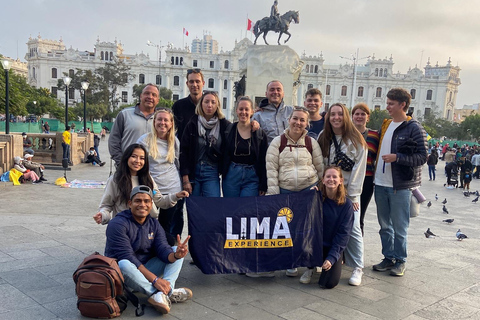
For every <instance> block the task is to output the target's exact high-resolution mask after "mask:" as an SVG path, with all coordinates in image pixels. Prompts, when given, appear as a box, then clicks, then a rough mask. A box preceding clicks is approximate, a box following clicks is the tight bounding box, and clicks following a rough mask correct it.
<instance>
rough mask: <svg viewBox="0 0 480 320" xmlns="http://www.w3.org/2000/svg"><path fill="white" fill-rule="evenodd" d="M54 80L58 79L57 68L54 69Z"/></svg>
mask: <svg viewBox="0 0 480 320" xmlns="http://www.w3.org/2000/svg"><path fill="white" fill-rule="evenodd" d="M52 78H53V79H57V68H52Z"/></svg>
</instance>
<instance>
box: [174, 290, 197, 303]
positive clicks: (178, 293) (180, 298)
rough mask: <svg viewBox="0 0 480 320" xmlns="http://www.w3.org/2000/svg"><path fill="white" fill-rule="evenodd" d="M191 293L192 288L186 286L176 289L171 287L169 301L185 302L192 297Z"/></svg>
mask: <svg viewBox="0 0 480 320" xmlns="http://www.w3.org/2000/svg"><path fill="white" fill-rule="evenodd" d="M192 296H193V293H192V290H190V289H188V288H178V289H173V290H172V294H171V295H170V297H169V298H170V301H172V302H175V303H179V302H185V301H187V300H190V299H192Z"/></svg>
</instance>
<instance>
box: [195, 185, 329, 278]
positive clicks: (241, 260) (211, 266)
mask: <svg viewBox="0 0 480 320" xmlns="http://www.w3.org/2000/svg"><path fill="white" fill-rule="evenodd" d="M320 196H321V195H320V192H316V191H313V190H309V191H305V192H297V193H291V194H282V195H272V196H263V197H244V198H205V197H193V196H192V197H189V198H187V212H188V233H189V234H190V235H191V236H192V237H191V239H190V241H189V250H190V253H191V255H192V257H193V260H194V261H195V264H196V265H197V266H198V267H199V268H200V270H201V271H202V272H203V273H206V274H214V273H241V272H264V271H274V270H283V269H288V268H295V267H315V266H321V265H322V263H323V257H322V244H323V232H322V230H323V225H322V223H323V213H322V205H321V199H320Z"/></svg>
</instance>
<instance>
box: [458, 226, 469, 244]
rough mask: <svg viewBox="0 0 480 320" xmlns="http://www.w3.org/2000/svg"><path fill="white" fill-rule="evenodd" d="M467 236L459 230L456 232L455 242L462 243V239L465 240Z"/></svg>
mask: <svg viewBox="0 0 480 320" xmlns="http://www.w3.org/2000/svg"><path fill="white" fill-rule="evenodd" d="M467 238H468V237H467V235H466V234H465V233H463V232H462V231H461V230H460V229H458V231H457V240H458V241H462V240H463V239H467Z"/></svg>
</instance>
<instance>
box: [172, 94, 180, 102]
mask: <svg viewBox="0 0 480 320" xmlns="http://www.w3.org/2000/svg"><path fill="white" fill-rule="evenodd" d="M172 98H173V102H175V101H177V100H178V98H179V96H178V94H174V95H173V97H172Z"/></svg>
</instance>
